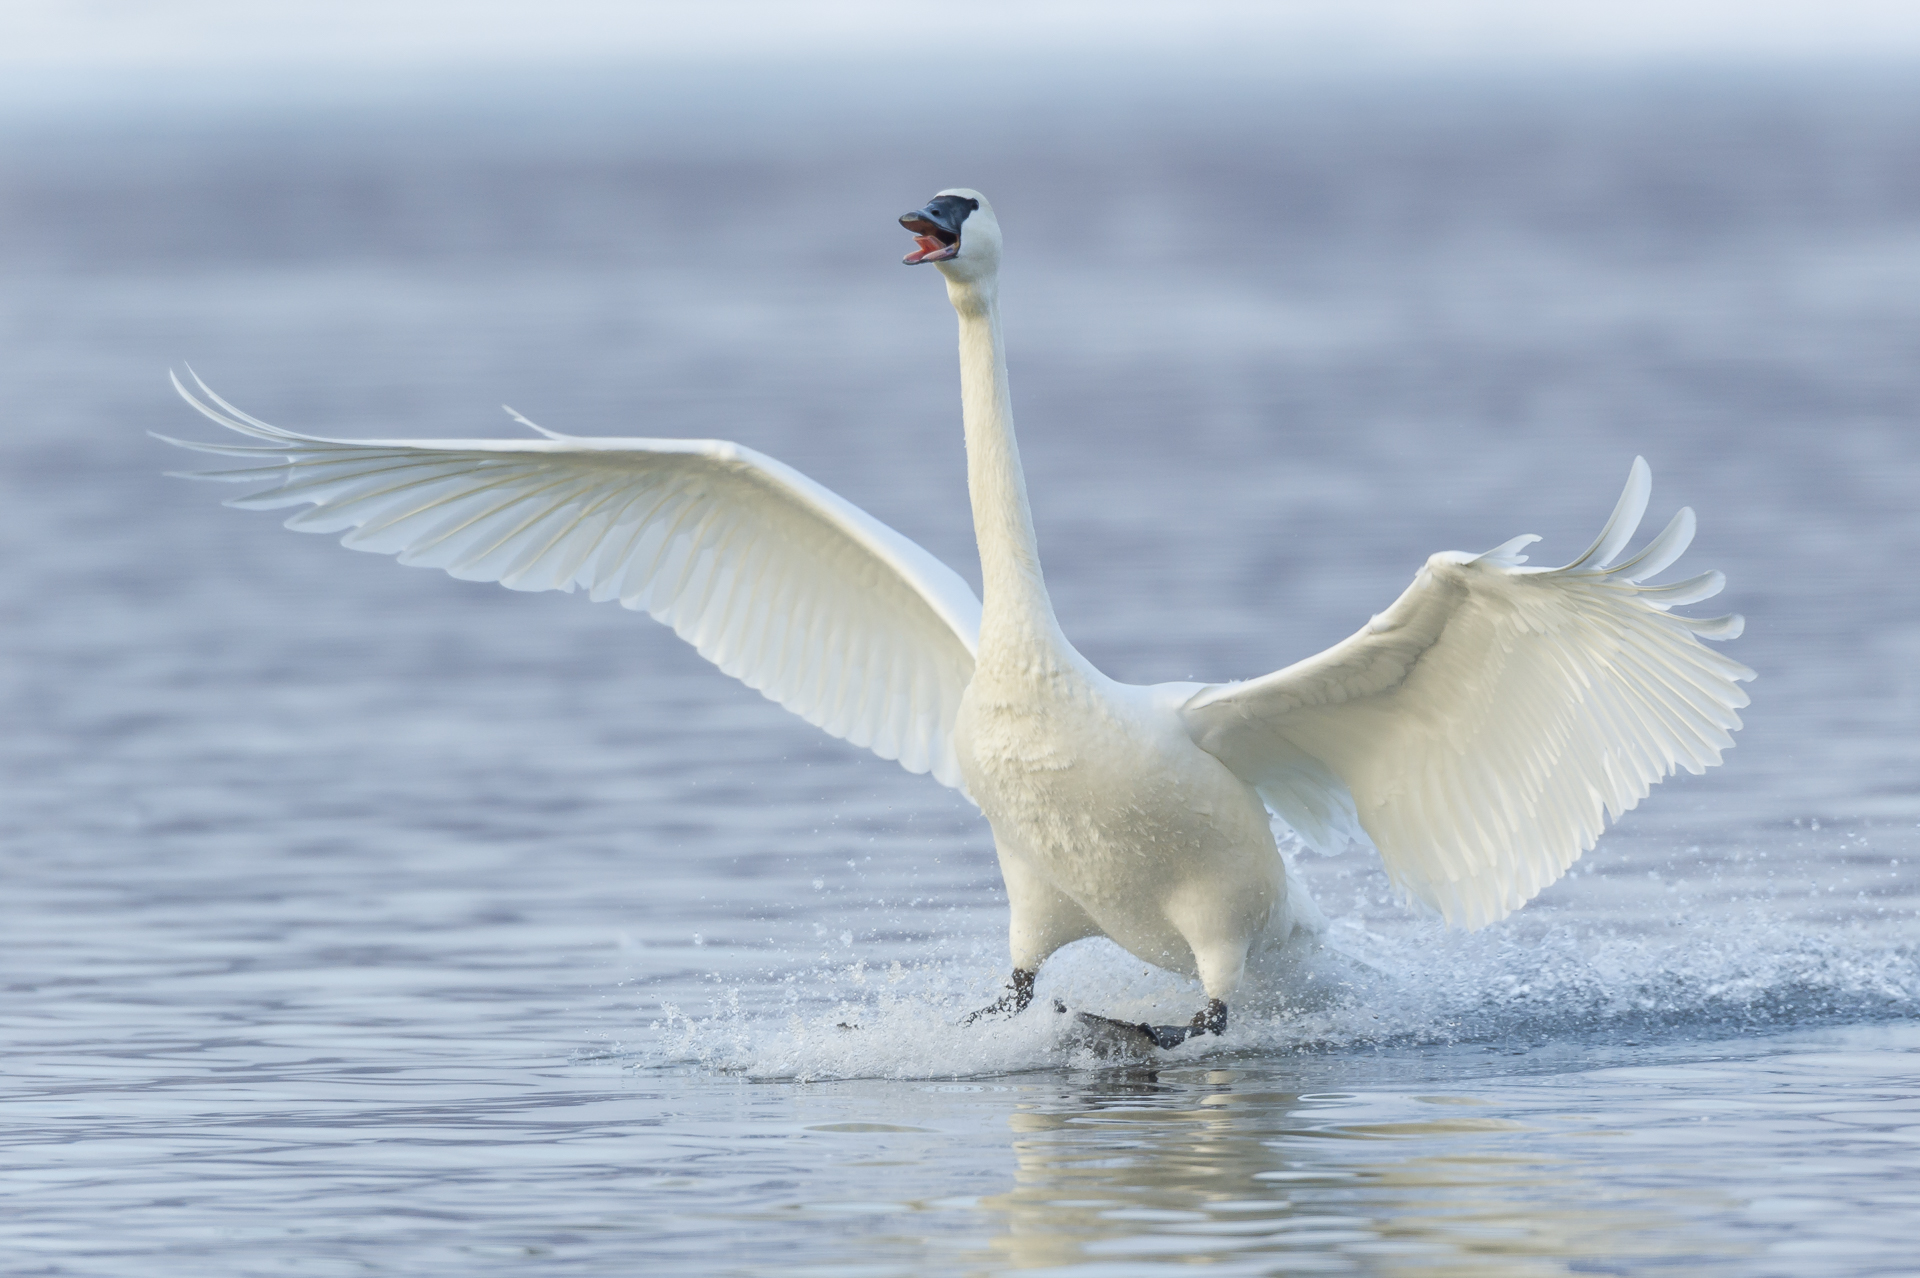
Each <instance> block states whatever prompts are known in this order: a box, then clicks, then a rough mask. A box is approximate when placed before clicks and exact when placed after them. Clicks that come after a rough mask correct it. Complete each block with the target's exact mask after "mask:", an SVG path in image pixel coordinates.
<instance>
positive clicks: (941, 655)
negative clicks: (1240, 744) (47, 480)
mask: <svg viewBox="0 0 1920 1278" xmlns="http://www.w3.org/2000/svg"><path fill="white" fill-rule="evenodd" d="M195 380H196V382H198V379H197V378H196V379H195ZM174 385H175V387H176V388H177V389H178V390H179V391H180V394H181V395H182V396H184V397H185V398H186V399H187V402H188V403H190V404H192V405H193V406H194V407H195V408H197V409H199V410H200V411H201V412H202V413H204V414H206V415H207V416H208V417H210V418H212V419H213V420H214V421H216V422H219V423H220V424H221V425H223V426H226V427H228V428H230V429H232V430H235V431H237V432H239V433H240V434H242V435H246V436H249V437H251V439H252V440H254V441H257V442H252V443H246V444H237V443H234V444H227V443H221V444H210V443H196V442H189V441H184V440H168V441H167V442H169V443H173V444H178V445H180V446H181V447H183V448H192V449H196V450H198V451H201V452H208V453H218V454H223V455H226V456H231V457H239V458H243V459H245V463H246V464H244V465H242V466H240V467H238V468H236V469H232V470H225V471H212V472H201V473H198V474H196V475H194V476H193V477H194V478H202V479H220V480H228V481H232V482H264V483H271V484H272V486H271V487H267V488H265V489H262V490H261V491H259V492H254V493H249V494H247V495H245V496H242V497H238V498H235V499H233V500H232V501H230V502H228V503H227V504H228V505H232V506H241V507H244V508H247V509H252V510H264V509H271V508H274V507H281V506H296V505H303V506H306V507H308V509H305V510H302V511H300V512H299V513H297V514H295V515H293V516H292V517H291V518H290V519H288V520H287V527H289V528H295V529H298V530H300V531H302V532H344V533H345V536H343V537H342V538H341V544H342V545H346V546H350V547H352V548H353V549H355V550H366V551H372V552H375V553H377V554H387V555H397V556H398V557H399V559H400V562H401V563H404V564H412V565H418V566H421V567H431V568H441V569H444V570H445V571H446V572H448V573H450V574H452V575H453V576H455V577H459V578H462V579H465V580H468V581H497V582H499V583H500V584H501V585H503V586H507V587H509V588H510V589H514V590H566V591H572V590H576V589H580V590H585V591H587V592H588V597H589V598H591V599H593V600H595V601H602V600H609V599H618V600H619V601H620V603H621V604H622V605H623V606H625V607H628V608H633V609H636V610H639V611H643V612H646V613H648V614H650V615H651V616H653V617H654V618H655V619H656V620H658V621H661V622H664V623H665V624H667V625H669V626H672V627H673V629H674V632H675V633H676V634H678V635H679V636H680V637H681V638H683V639H685V640H687V641H688V642H690V643H692V644H693V645H694V646H695V647H696V648H697V649H698V650H699V652H700V655H701V656H703V657H705V658H707V659H708V660H709V661H712V662H713V663H714V664H715V665H717V666H719V667H720V669H721V670H723V671H725V672H726V673H727V674H730V675H732V676H733V677H735V678H737V679H739V680H741V681H742V682H744V683H746V684H747V685H748V686H749V687H752V688H756V689H758V690H759V691H760V692H762V693H763V694H765V695H766V696H767V697H769V698H771V699H772V700H774V701H777V702H779V703H780V704H781V705H783V706H785V707H787V708H788V709H789V710H792V711H794V712H795V713H796V714H798V715H800V716H801V717H802V718H804V719H806V720H807V721H808V722H809V723H813V724H816V725H818V726H819V727H822V728H824V729H825V730H826V731H828V732H829V733H831V734H833V735H834V736H837V737H844V738H846V739H847V740H849V741H851V742H853V743H854V744H855V745H860V746H865V747H867V748H869V749H871V750H873V751H874V752H875V753H876V754H878V755H880V756H881V757H882V758H886V759H898V760H899V762H900V764H901V765H902V766H903V767H905V768H906V769H907V770H908V771H910V772H931V773H932V774H933V775H934V777H935V778H936V779H938V780H940V781H941V782H943V783H945V784H947V785H950V786H955V787H958V786H959V785H960V783H961V782H960V771H959V767H958V764H957V762H956V760H955V758H954V752H953V719H954V715H955V713H956V712H957V710H958V708H959V704H960V695H961V693H962V692H963V691H965V689H966V685H967V681H968V680H969V679H971V678H972V676H973V652H974V645H975V642H976V639H977V636H978V634H979V628H980V603H979V600H978V599H976V598H975V597H974V594H973V591H972V590H971V589H969V588H968V586H967V584H966V583H965V582H964V581H962V580H961V579H960V577H959V576H958V575H957V574H955V573H954V572H953V571H952V570H951V569H949V568H948V567H947V566H946V565H945V564H942V563H941V562H940V561H939V560H937V559H935V558H934V557H933V556H932V555H930V554H928V553H927V552H926V551H925V550H923V549H922V548H921V547H919V546H918V545H916V544H914V543H913V542H912V541H910V540H909V539H908V538H906V537H904V536H902V535H901V534H899V533H897V532H895V531H894V530H893V529H891V528H889V527H887V526H886V525H885V524H883V523H881V522H880V521H879V520H877V519H874V518H873V517H872V516H871V515H868V514H867V513H866V512H865V511H862V510H861V509H859V508H858V507H857V506H854V505H853V504H852V503H850V502H848V501H846V500H844V499H843V498H841V497H839V496H837V495H835V494H834V493H832V492H830V491H828V490H827V489H825V488H823V487H821V486H820V485H819V484H816V483H814V482H813V481H812V480H810V479H808V478H807V477H806V476H804V475H802V474H800V473H799V472H798V471H796V470H794V469H792V468H791V467H789V466H786V465H783V464H782V463H780V462H778V461H775V460H774V459H773V458H771V457H767V456H765V455H763V454H761V453H757V452H755V451H753V450H752V449H750V448H743V447H741V446H740V445H738V444H731V443H727V442H724V441H720V440H685V439H598V438H579V437H574V436H566V435H556V434H554V433H553V432H551V431H544V430H543V431H542V432H541V433H542V434H543V435H545V436H547V437H546V438H544V439H524V440H338V439H321V438H317V437H314V436H310V435H301V434H296V433H295V432H292V431H287V430H282V429H280V428H279V427H275V426H269V425H267V424H266V423H265V422H261V421H259V420H257V419H255V418H252V417H249V416H248V415H247V414H245V413H242V412H240V411H239V410H238V409H236V408H234V407H233V406H232V405H230V404H228V403H227V402H226V401H225V400H222V399H220V398H219V396H217V395H215V394H213V392H212V391H210V390H208V389H207V388H206V385H205V384H204V383H199V389H200V391H201V392H202V393H203V394H204V395H205V396H206V399H207V400H209V401H211V403H207V402H203V401H202V400H201V399H199V398H197V397H196V396H194V395H193V394H192V393H190V392H189V391H188V390H187V389H186V388H185V387H183V386H181V385H180V383H179V381H178V379H177V378H176V379H175V382H174ZM529 424H531V423H529ZM536 429H538V428H536ZM163 438H164V437H163ZM273 481H278V482H277V483H275V482H273Z"/></svg>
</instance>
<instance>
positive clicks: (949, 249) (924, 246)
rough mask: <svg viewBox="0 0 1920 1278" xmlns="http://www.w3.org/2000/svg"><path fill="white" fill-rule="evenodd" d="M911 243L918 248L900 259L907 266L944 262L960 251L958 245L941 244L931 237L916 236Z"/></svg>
mask: <svg viewBox="0 0 1920 1278" xmlns="http://www.w3.org/2000/svg"><path fill="white" fill-rule="evenodd" d="M913 242H914V243H915V244H918V245H919V246H920V247H919V248H917V249H915V250H914V251H913V252H911V253H909V254H907V255H906V256H905V257H903V258H901V259H900V260H901V261H902V262H905V263H906V264H907V265H908V266H913V265H916V264H918V263H920V262H944V261H946V260H947V259H948V258H950V257H953V256H954V255H956V254H957V253H959V251H960V246H959V245H958V244H942V243H941V242H940V241H939V240H936V239H935V238H933V236H931V235H916V236H914V237H913Z"/></svg>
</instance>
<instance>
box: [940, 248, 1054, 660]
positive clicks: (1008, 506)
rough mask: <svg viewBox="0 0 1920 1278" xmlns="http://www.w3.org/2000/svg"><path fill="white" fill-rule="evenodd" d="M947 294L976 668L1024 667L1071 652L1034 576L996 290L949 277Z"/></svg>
mask: <svg viewBox="0 0 1920 1278" xmlns="http://www.w3.org/2000/svg"><path fill="white" fill-rule="evenodd" d="M947 296H948V298H949V299H950V300H951V301H952V302H953V309H954V310H955V311H957V312H959V315H960V406H961V414H962V418H963V421H964V422H965V426H966V434H967V491H968V493H969V494H970V495H971V497H972V499H973V534H974V538H975V540H976V541H978V543H979V546H980V577H981V587H982V590H981V594H982V599H981V604H982V612H981V617H980V651H979V656H978V660H979V663H980V664H981V665H983V666H984V665H992V664H998V663H1000V662H1004V661H1014V662H1018V663H1020V664H1023V665H1024V664H1029V663H1031V662H1033V661H1034V660H1036V659H1038V660H1041V661H1042V662H1043V663H1044V664H1048V665H1051V664H1053V663H1052V662H1050V661H1047V660H1046V659H1047V658H1049V657H1055V656H1066V655H1067V654H1072V655H1073V656H1074V657H1076V658H1077V656H1078V654H1077V653H1074V652H1073V649H1072V647H1071V646H1069V645H1068V644H1067V642H1066V638H1065V636H1064V635H1062V634H1061V632H1060V623H1059V622H1058V621H1056V620H1055V619H1054V615H1053V602H1052V601H1051V600H1050V599H1048V598H1047V583H1046V581H1045V579H1044V578H1043V577H1042V576H1041V575H1040V547H1039V544H1038V542H1037V541H1036V540H1035V539H1034V535H1033V512H1032V510H1031V509H1030V508H1029V507H1028V505H1027V483H1026V478H1025V476H1024V475H1023V474H1022V473H1021V470H1020V446H1019V444H1017V443H1016V442H1015V441H1014V437H1013V402H1012V399H1011V397H1010V396H1009V395H1008V392H1007V356H1006V348H1005V345H1004V342H1003V339H1002V337H1001V334H1000V306H999V290H998V288H997V287H996V284H995V281H994V280H993V279H991V278H988V279H986V280H982V281H979V282H977V283H963V282H960V281H956V280H951V279H949V280H948V281H947Z"/></svg>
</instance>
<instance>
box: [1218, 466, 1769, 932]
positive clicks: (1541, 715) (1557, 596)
mask: <svg viewBox="0 0 1920 1278" xmlns="http://www.w3.org/2000/svg"><path fill="white" fill-rule="evenodd" d="M1650 489H1651V478H1650V474H1649V472H1648V470H1647V465H1646V462H1645V461H1644V460H1642V459H1639V458H1636V459H1635V460H1634V465H1633V470H1632V472H1631V474H1630V475H1629V477H1628V481H1627V487H1626V491H1625V492H1624V493H1623V494H1622V496H1621V499H1620V503H1619V505H1618V506H1617V507H1616V508H1615V510H1614V514H1613V518H1612V519H1610V520H1609V521H1608V522H1607V526H1606V528H1605V529H1604V530H1603V531H1602V533H1601V534H1600V537H1599V538H1598V539H1597V540H1596V541H1595V542H1594V544H1593V546H1592V547H1590V548H1589V549H1588V551H1587V553H1586V554H1584V555H1582V556H1581V557H1580V558H1579V559H1576V560H1575V561H1574V562H1573V563H1571V564H1568V565H1567V566H1565V567H1563V568H1550V569H1538V568H1525V567H1522V566H1521V565H1522V564H1524V563H1525V558H1526V557H1525V556H1524V555H1520V554H1518V553H1517V552H1518V550H1519V549H1520V547H1521V546H1523V545H1525V544H1526V543H1528V542H1529V541H1535V540H1538V538H1533V537H1526V538H1517V539H1515V540H1514V541H1511V542H1508V543H1507V544H1505V545H1503V546H1501V547H1499V548H1497V549H1496V550H1492V551H1488V552H1487V553H1486V554H1484V555H1478V556H1473V555H1465V554H1461V553H1459V552H1457V551H1449V552H1447V553H1444V554H1439V555H1435V556H1433V557H1432V558H1431V559H1429V560H1428V561H1427V564H1426V566H1425V567H1424V568H1422V569H1421V571H1420V573H1419V574H1418V575H1417V576H1416V577H1415V578H1414V581H1413V584H1412V585H1411V586H1409V587H1408V588H1407V590H1406V592H1405V593H1404V594H1402V595H1401V596H1400V598H1399V599H1398V600H1397V601H1395V603H1394V605H1393V606H1392V607H1391V608H1388V609H1387V610H1386V611H1385V612H1383V613H1381V614H1380V615H1378V616H1376V617H1375V618H1374V619H1373V620H1372V621H1370V622H1369V623H1368V624H1367V625H1366V627H1365V628H1363V629H1362V630H1361V631H1360V632H1359V633H1358V634H1355V635H1354V636H1352V637H1351V638H1349V639H1346V640H1344V641H1343V642H1341V643H1338V644H1336V645H1334V646H1333V647H1331V648H1329V649H1327V650H1326V651H1325V652H1322V653H1320V654H1319V655H1317V656H1314V657H1309V658H1308V659H1307V660H1305V661H1302V662H1299V663H1297V664H1295V665H1292V666H1289V667H1287V668H1286V669H1284V670H1280V671H1277V672H1275V673H1274V674H1270V675H1267V676H1264V677H1263V678H1259V679H1254V680H1250V681H1248V682H1246V683H1241V684H1230V685H1216V686H1213V687H1209V688H1205V689H1202V690H1201V691H1200V692H1198V693H1196V694H1195V695H1194V697H1193V698H1192V699H1191V700H1190V701H1188V702H1187V703H1186V705H1185V706H1184V707H1183V709H1182V714H1183V716H1184V717H1185V719H1186V722H1187V726H1188V730H1189V732H1191V733H1192V735H1193V738H1194V740H1195V741H1196V742H1198V743H1199V744H1200V745H1201V746H1202V747H1203V748H1205V749H1206V750H1208V751H1210V752H1212V753H1213V754H1214V755H1216V756H1217V757H1219V758H1220V759H1221V760H1222V761H1223V762H1224V763H1226V764H1227V766H1228V767H1230V768H1232V769H1233V770H1234V772H1235V773H1236V774H1238V775H1239V776H1240V777H1241V778H1242V779H1243V780H1245V781H1247V782H1248V784H1250V785H1252V786H1254V787H1255V788H1256V789H1257V790H1258V791H1259V792H1260V793H1261V795H1262V796H1263V797H1264V798H1265V799H1266V800H1267V802H1268V804H1269V805H1270V806H1272V807H1273V809H1274V810H1275V811H1276V812H1278V813H1279V814H1280V815H1281V816H1282V817H1283V818H1285V819H1286V820H1287V821H1289V822H1290V823H1291V824H1293V826H1294V827H1295V828H1296V829H1297V830H1299V831H1300V833H1301V834H1302V835H1303V836H1305V837H1306V838H1308V839H1309V840H1310V841H1312V842H1315V843H1317V844H1320V845H1321V846H1323V847H1324V846H1327V845H1330V844H1337V843H1338V842H1339V841H1340V838H1341V836H1342V835H1345V834H1355V833H1360V832H1364V834H1365V835H1366V837H1367V838H1369V839H1370V840H1371V841H1372V843H1373V844H1374V846H1375V847H1376V848H1378V849H1379V851H1380V855H1381V858H1382V860H1384V861H1385V863H1386V866H1387V872H1388V874H1389V876H1390V877H1391V878H1392V879H1393V881H1394V883H1395V885H1396V886H1397V887H1398V888H1399V889H1400V890H1402V891H1404V892H1406V893H1407V894H1409V895H1411V896H1413V897H1415V898H1417V899H1419V900H1422V901H1424V902H1426V903H1427V904H1429V905H1431V906H1433V907H1435V908H1436V909H1438V910H1440V911H1441V913H1443V914H1444V915H1445V916H1446V918H1447V920H1448V921H1449V922H1451V923H1458V924H1462V925H1464V926H1467V927H1479V926H1481V925H1484V924H1486V923H1490V922H1493V921H1494V920H1496V919H1499V918H1503V917H1504V916H1505V915H1506V914H1508V913H1509V912H1510V911H1512V910H1515V909H1517V908H1519V907H1520V906H1521V905H1523V904H1525V903H1526V902H1527V901H1528V900H1530V899H1531V898H1532V897H1533V896H1535V895H1536V894H1537V893H1539V892H1540V891H1541V889H1543V888H1545V887H1546V886H1547V885H1548V884H1550V883H1552V882H1553V881H1554V880H1555V879H1558V878H1559V877H1560V876H1561V875H1562V874H1563V873H1565V871H1566V869H1567V867H1568V866H1569V865H1571V864H1572V863H1573V861H1574V860H1575V859H1576V858H1577V857H1578V856H1579V855H1580V854H1581V853H1582V852H1584V851H1585V850H1587V849H1588V848H1590V847H1592V846H1593V843H1594V840H1595V839H1596V838H1598V837H1599V834H1600V832H1601V830H1602V829H1604V828H1605V825H1606V822H1607V821H1608V820H1609V819H1615V818H1618V817H1619V815H1620V814H1621V813H1622V812H1624V811H1626V810H1628V809H1629V808H1632V807H1633V806H1634V805H1635V804H1637V803H1638V802H1639V801H1640V800H1641V799H1642V798H1644V797H1645V796H1646V794H1647V791H1648V789H1649V788H1650V787H1651V786H1653V785H1654V784H1655V783H1656V782H1658V781H1660V780H1662V779H1663V778H1665V777H1667V776H1669V775H1671V774H1672V773H1673V771H1674V769H1675V768H1676V767H1683V768H1686V769H1687V770H1688V771H1690V772H1696V773H1697V772H1700V771H1701V770H1703V769H1704V768H1707V767H1711V766H1712V765H1714V764H1716V763H1718V762H1719V761H1720V755H1721V752H1722V751H1724V750H1726V749H1728V748H1729V747H1731V746H1732V745H1733V739H1732V737H1731V735H1730V733H1732V732H1733V731H1734V730H1736V729H1738V728H1739V727H1740V716H1739V714H1738V710H1739V708H1740V707H1742V706H1745V705H1746V704H1747V696H1746V693H1745V692H1744V691H1742V690H1741V688H1740V687H1739V683H1740V682H1741V681H1743V680H1747V679H1751V678H1753V672H1752V671H1751V670H1749V669H1747V668H1746V667H1745V666H1743V665H1741V664H1740V663H1739V662H1737V661H1732V660H1730V659H1728V658H1726V657H1724V656H1721V655H1720V654H1719V653H1716V652H1714V651H1713V650H1711V649H1709V648H1707V647H1706V646H1705V645H1704V644H1702V643H1701V642H1700V639H1701V638H1714V639H1731V638H1734V637H1735V636H1737V635H1738V634H1739V632H1740V626H1741V622H1740V618H1739V617H1737V616H1728V617H1719V618H1713V619H1710V620H1703V619H1697V618H1691V617H1677V616H1674V615H1673V614H1671V613H1670V612H1668V611H1667V609H1669V608H1671V607H1673V606H1675V605H1676V604H1681V603H1691V602H1694V601H1696V600H1699V599H1704V598H1707V597H1709V596H1711V595H1713V594H1716V593H1718V592H1719V589H1720V586H1721V585H1722V584H1723V580H1724V579H1723V578H1722V577H1721V576H1720V574H1719V573H1707V574H1704V575H1702V576H1700V577H1696V578H1693V579H1691V580H1689V581H1684V582H1679V583H1677V584H1675V585H1672V586H1652V587H1649V586H1643V585H1641V584H1640V583H1641V582H1642V581H1643V580H1645V579H1646V578H1647V577H1650V576H1652V575H1653V574H1655V573H1656V572H1658V571H1660V570H1661V569H1663V568H1666V567H1668V566H1669V565H1671V564H1672V563H1673V562H1674V561H1675V560H1676V559H1678V558H1679V557H1680V554H1681V553H1682V552H1683V551H1684V550H1685V549H1686V546H1687V543H1688V542H1689V541H1690V540H1691V539H1692V536H1693V529H1694V518H1693V512H1692V511H1691V510H1682V511H1681V512H1680V513H1679V514H1678V515H1676V516H1675V517H1674V520H1673V522H1672V523H1671V524H1669V525H1668V526H1667V528H1666V530H1665V531H1664V532H1662V533H1661V534H1660V535H1659V536H1658V537H1656V538H1654V540H1653V541H1652V542H1651V543H1650V544H1649V545H1648V547H1647V548H1646V549H1645V550H1644V551H1642V552H1641V553H1640V554H1639V555H1637V556H1635V557H1634V558H1632V559H1630V560H1628V561H1627V562H1626V563H1623V564H1621V565H1619V566H1618V567H1608V565H1609V564H1610V563H1611V561H1612V560H1613V559H1614V558H1615V557H1617V556H1618V555H1619V553H1620V552H1621V550H1622V549H1624V548H1625V546H1626V544H1627V542H1628V541H1629V540H1630V539H1631V538H1632V536H1633V532H1634V529H1635V528H1636V527H1637V526H1638V524H1639V521H1640V517H1641V515H1642V514H1643V513H1644V512H1645V510H1646V504H1647V497H1648V494H1649V492H1650ZM1355 827H1357V829H1356V828H1355Z"/></svg>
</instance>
